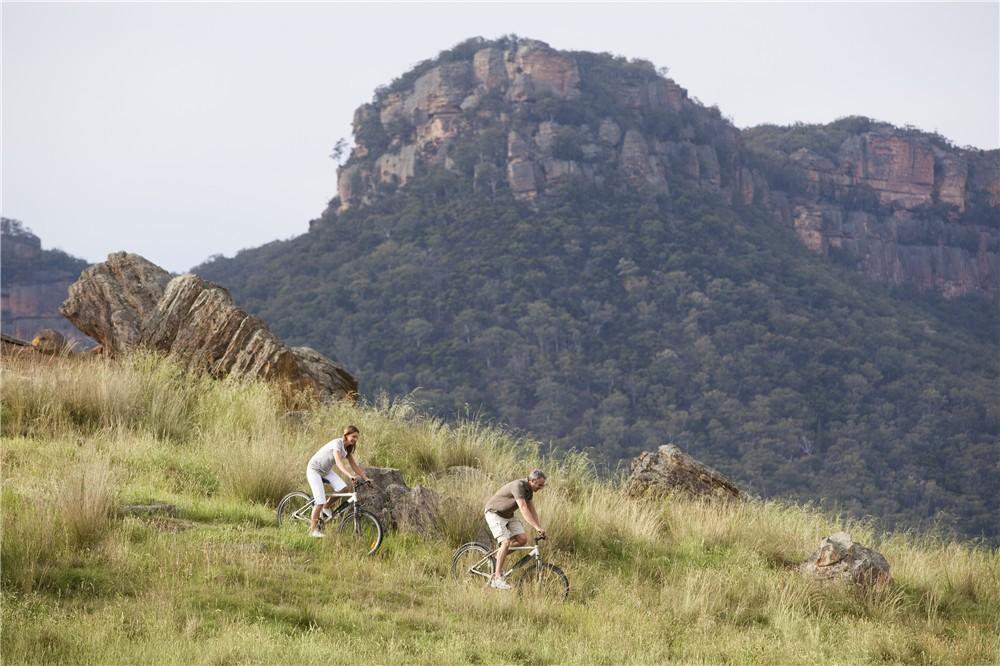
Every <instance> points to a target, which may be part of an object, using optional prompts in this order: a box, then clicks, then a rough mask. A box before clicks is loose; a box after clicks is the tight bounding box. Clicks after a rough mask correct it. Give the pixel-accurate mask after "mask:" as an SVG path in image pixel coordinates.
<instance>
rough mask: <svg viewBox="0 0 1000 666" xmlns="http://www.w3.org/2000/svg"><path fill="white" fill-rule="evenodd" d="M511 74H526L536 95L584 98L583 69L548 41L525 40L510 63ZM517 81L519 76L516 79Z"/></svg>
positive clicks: (509, 71)
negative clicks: (545, 93) (581, 86)
mask: <svg viewBox="0 0 1000 666" xmlns="http://www.w3.org/2000/svg"><path fill="white" fill-rule="evenodd" d="M507 67H508V73H509V74H515V73H520V72H523V73H524V74H525V75H526V76H527V77H528V78H529V79H530V81H531V86H532V88H533V90H534V91H535V92H548V93H552V94H554V95H556V96H558V97H564V98H570V99H572V98H575V97H579V96H580V69H579V67H578V66H577V64H576V60H575V59H574V58H573V57H572V56H571V55H569V54H567V53H560V52H559V51H556V50H555V49H552V48H550V47H549V46H548V45H547V44H545V43H544V42H538V41H533V40H525V41H524V42H522V44H521V45H520V46H519V47H518V49H517V51H516V52H515V53H514V55H513V58H511V59H510V60H508V61H507ZM513 78H515V80H516V75H515V76H514V77H513Z"/></svg>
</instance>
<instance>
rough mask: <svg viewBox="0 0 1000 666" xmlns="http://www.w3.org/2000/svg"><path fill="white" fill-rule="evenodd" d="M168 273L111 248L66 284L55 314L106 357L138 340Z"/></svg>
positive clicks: (120, 351) (164, 287) (165, 285)
mask: <svg viewBox="0 0 1000 666" xmlns="http://www.w3.org/2000/svg"><path fill="white" fill-rule="evenodd" d="M169 282H170V273H168V272H167V271H165V270H163V269H162V268H160V267H159V266H157V265H156V264H154V263H153V262H151V261H148V260H146V259H145V258H143V257H140V256H139V255H137V254H129V253H127V252H115V253H114V254H110V255H108V260H107V261H105V262H104V263H101V264H95V265H93V266H90V267H89V268H87V269H86V270H84V271H83V273H82V274H81V275H80V278H79V279H78V280H77V281H76V282H74V283H73V284H72V285H70V287H69V297H68V298H67V299H66V300H65V301H64V302H63V304H62V306H60V308H59V312H60V313H61V314H62V315H63V316H64V317H66V318H67V319H69V320H70V322H72V323H73V325H74V326H76V327H77V328H78V329H80V330H81V331H83V332H84V333H85V334H87V335H89V336H90V337H92V338H93V339H94V340H97V342H98V343H99V344H100V345H101V346H102V347H103V348H104V350H105V352H106V353H109V354H111V355H115V354H120V353H122V352H124V351H126V350H128V349H132V348H134V347H135V346H137V345H138V344H139V341H140V340H141V338H142V334H143V321H144V320H145V318H146V317H147V316H148V315H149V314H150V313H152V312H153V311H154V310H155V309H156V304H157V303H159V302H160V298H161V297H162V296H163V292H164V290H166V288H167V284H168V283H169Z"/></svg>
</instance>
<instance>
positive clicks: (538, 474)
mask: <svg viewBox="0 0 1000 666" xmlns="http://www.w3.org/2000/svg"><path fill="white" fill-rule="evenodd" d="M528 478H529V479H531V480H532V481H534V480H535V479H547V478H549V477H548V476H546V474H545V472H543V471H542V470H540V469H533V470H531V474H529V475H528Z"/></svg>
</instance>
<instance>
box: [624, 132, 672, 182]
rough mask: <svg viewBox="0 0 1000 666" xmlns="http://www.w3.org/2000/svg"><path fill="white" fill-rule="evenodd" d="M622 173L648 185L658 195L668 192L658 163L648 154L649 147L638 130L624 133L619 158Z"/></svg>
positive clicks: (662, 170) (665, 180) (662, 171)
mask: <svg viewBox="0 0 1000 666" xmlns="http://www.w3.org/2000/svg"><path fill="white" fill-rule="evenodd" d="M619 161H620V164H621V168H622V171H623V172H625V174H626V175H627V176H628V177H629V178H631V179H632V180H633V181H635V182H638V183H640V184H643V185H648V186H649V187H651V188H652V190H653V191H654V192H656V193H658V194H666V193H667V192H669V191H670V188H669V187H668V186H667V178H666V175H665V173H664V169H663V167H662V165H661V164H660V161H659V160H658V159H657V158H656V157H653V156H650V154H649V146H648V145H647V143H646V140H645V138H643V136H642V134H640V133H639V131H638V130H634V129H630V130H628V131H627V132H625V138H624V139H623V140H622V148H621V156H620V158H619Z"/></svg>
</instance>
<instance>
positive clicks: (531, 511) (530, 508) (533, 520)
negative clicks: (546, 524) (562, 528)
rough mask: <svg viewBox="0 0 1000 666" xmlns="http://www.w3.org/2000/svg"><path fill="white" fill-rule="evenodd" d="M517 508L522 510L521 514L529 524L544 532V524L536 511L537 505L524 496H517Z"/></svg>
mask: <svg viewBox="0 0 1000 666" xmlns="http://www.w3.org/2000/svg"><path fill="white" fill-rule="evenodd" d="M517 508H519V509H520V510H521V515H522V516H524V519H525V520H527V521H528V524H529V525H531V526H532V527H534V528H535V529H536V530H538V531H539V532H544V531H545V530H543V529H542V526H541V525H540V524H539V521H538V514H536V513H535V505H534V504H532V503H531V501H530V500H526V499H524V498H521V497H518V498H517Z"/></svg>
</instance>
